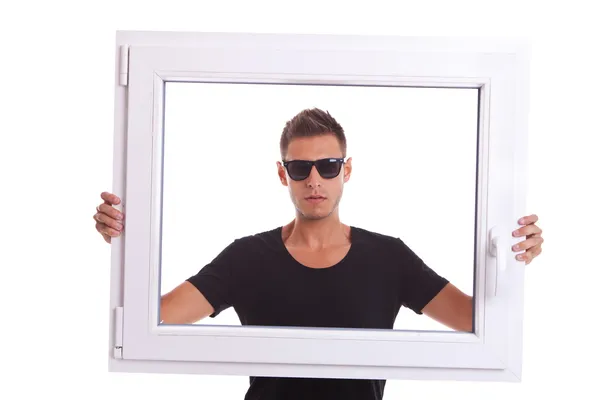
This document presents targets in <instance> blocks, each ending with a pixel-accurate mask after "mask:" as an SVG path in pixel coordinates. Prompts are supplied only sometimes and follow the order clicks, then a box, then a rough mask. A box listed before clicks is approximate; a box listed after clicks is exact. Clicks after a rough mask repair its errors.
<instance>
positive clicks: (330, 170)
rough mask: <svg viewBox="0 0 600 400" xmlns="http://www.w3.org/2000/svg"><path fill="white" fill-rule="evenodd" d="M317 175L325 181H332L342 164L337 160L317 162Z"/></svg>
mask: <svg viewBox="0 0 600 400" xmlns="http://www.w3.org/2000/svg"><path fill="white" fill-rule="evenodd" d="M316 166H317V170H318V171H319V174H320V175H321V176H322V177H323V178H325V179H332V178H335V177H336V176H338V175H339V173H340V170H341V169H342V162H341V161H339V160H329V159H327V160H319V161H317V163H316Z"/></svg>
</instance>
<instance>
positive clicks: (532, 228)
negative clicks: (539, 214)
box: [513, 225, 542, 237]
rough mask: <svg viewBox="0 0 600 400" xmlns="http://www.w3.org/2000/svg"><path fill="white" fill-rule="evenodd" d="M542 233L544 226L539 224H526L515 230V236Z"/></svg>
mask: <svg viewBox="0 0 600 400" xmlns="http://www.w3.org/2000/svg"><path fill="white" fill-rule="evenodd" d="M534 234H538V235H541V234H542V228H540V227H539V226H537V225H526V226H523V227H521V228H519V229H516V230H514V231H513V236H514V237H519V236H527V235H534Z"/></svg>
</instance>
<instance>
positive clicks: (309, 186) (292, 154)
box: [94, 109, 543, 400]
mask: <svg viewBox="0 0 600 400" xmlns="http://www.w3.org/2000/svg"><path fill="white" fill-rule="evenodd" d="M280 150H281V157H282V158H281V159H282V160H284V161H283V162H277V171H278V175H279V180H280V181H281V184H282V185H284V186H287V187H288V189H289V194H290V197H291V199H292V202H293V203H294V206H295V208H296V217H295V218H294V220H293V221H291V222H290V223H288V224H287V225H285V226H281V227H277V228H275V229H272V230H269V231H266V232H261V233H258V234H255V235H250V236H246V237H242V238H239V239H236V240H235V241H233V242H232V243H231V244H230V245H229V246H227V247H226V248H225V249H224V250H223V251H222V252H221V253H220V254H218V255H217V256H216V257H215V258H214V259H213V260H212V261H211V262H210V263H209V264H207V265H205V266H204V267H203V268H202V269H200V271H199V272H198V273H197V274H196V275H194V276H191V277H189V278H188V279H187V280H186V281H185V282H183V283H181V284H180V285H179V286H177V287H176V288H175V289H173V290H172V291H171V292H169V293H167V294H165V295H164V296H163V297H162V299H161V306H160V316H161V320H162V321H163V322H164V323H177V324H188V323H193V322H196V321H198V320H200V319H203V318H206V317H207V316H210V317H216V316H217V315H218V314H219V313H220V312H222V311H223V310H225V309H227V308H228V307H234V309H235V311H236V313H237V314H238V316H239V318H240V321H241V323H242V324H243V325H263V326H264V325H270V326H297V327H301V326H304V327H341V328H373V329H393V325H394V321H395V318H396V316H397V314H398V311H399V309H400V308H401V307H402V306H404V307H406V308H409V309H411V310H413V311H414V312H416V313H417V314H425V315H427V316H429V317H431V318H433V319H435V320H436V321H438V322H440V323H442V324H444V325H446V326H448V327H450V328H452V329H455V330H461V331H472V310H473V305H472V298H471V296H468V295H466V294H464V293H463V292H461V291H460V290H459V289H457V288H456V287H455V286H454V285H453V284H451V283H450V282H448V281H447V280H446V279H445V278H443V277H442V276H440V275H438V274H437V273H435V272H434V271H433V270H432V269H431V268H429V267H428V266H427V265H425V263H424V262H423V261H422V260H421V258H419V257H418V256H417V255H416V254H415V253H414V252H412V251H411V249H410V248H409V247H408V246H407V245H406V244H405V243H404V242H403V241H402V240H401V239H400V238H395V237H390V236H386V235H382V234H378V233H375V232H370V231H368V230H365V229H361V228H358V227H354V226H348V225H346V224H344V223H342V222H341V221H340V218H339V212H338V205H339V203H340V200H341V198H342V192H343V188H344V184H345V183H346V182H347V181H348V180H349V179H350V176H351V173H352V159H351V158H348V160H345V159H346V137H345V134H344V130H343V129H342V127H341V126H340V124H338V122H337V121H336V120H335V119H334V118H333V117H332V116H331V115H330V114H329V113H328V112H325V111H322V110H320V109H308V110H304V111H302V112H300V113H299V114H298V115H296V116H295V117H294V118H292V119H291V120H290V121H288V122H287V123H286V125H285V128H284V130H283V133H282V135H281V140H280ZM101 197H102V199H103V200H104V203H103V204H101V205H99V206H98V207H97V209H96V210H97V213H96V214H95V215H94V219H95V220H96V229H97V230H98V232H100V233H101V234H102V236H103V237H104V239H105V240H106V242H108V243H110V242H111V238H112V237H116V236H119V235H120V234H121V232H122V230H123V226H124V225H123V224H124V220H123V215H122V213H120V212H119V211H118V210H116V209H115V208H113V207H112V206H113V205H115V204H119V203H120V199H119V198H118V197H117V196H115V195H113V194H110V193H106V192H104V193H102V194H101ZM537 220H538V218H537V216H535V215H531V216H528V217H523V218H522V219H520V220H519V221H518V223H520V224H521V225H523V226H522V227H521V228H520V229H518V230H516V231H515V232H514V233H513V235H514V236H523V237H525V238H526V239H525V240H523V241H522V242H521V243H520V244H519V245H518V246H517V247H515V248H513V250H514V251H522V250H525V252H524V253H522V254H520V256H521V258H518V259H520V260H522V261H523V262H525V264H529V263H530V262H531V261H532V260H533V258H535V257H537V256H538V255H539V254H540V253H541V251H542V248H541V245H542V243H543V238H542V237H541V233H542V231H541V229H540V228H539V227H538V226H536V225H535V223H536V222H537ZM517 257H519V256H517ZM384 387H385V381H384V380H356V379H303V378H271V377H250V388H249V390H248V392H247V394H246V397H245V399H246V400H251V399H261V400H263V399H264V400H266V399H269V400H270V399H284V400H290V399H311V400H312V399H314V400H316V399H360V400H376V399H377V400H380V399H382V398H383V392H384Z"/></svg>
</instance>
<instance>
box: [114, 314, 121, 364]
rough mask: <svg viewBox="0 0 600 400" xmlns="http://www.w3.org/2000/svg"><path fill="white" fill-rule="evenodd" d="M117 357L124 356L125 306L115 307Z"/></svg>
mask: <svg viewBox="0 0 600 400" xmlns="http://www.w3.org/2000/svg"><path fill="white" fill-rule="evenodd" d="M113 354H114V357H115V358H119V359H122V358H123V307H117V308H115V347H114V349H113Z"/></svg>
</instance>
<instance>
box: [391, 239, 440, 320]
mask: <svg viewBox="0 0 600 400" xmlns="http://www.w3.org/2000/svg"><path fill="white" fill-rule="evenodd" d="M398 240H399V246H398V251H399V253H400V263H401V264H400V286H401V303H402V305H403V306H404V307H407V308H410V309H411V310H413V311H414V312H415V313H417V314H423V308H424V307H425V306H426V305H427V303H429V302H430V301H431V300H433V298H434V297H435V296H436V295H437V294H438V293H439V292H440V291H441V290H442V289H443V288H444V287H445V286H446V285H447V284H448V280H447V279H446V278H444V277H443V276H440V275H439V274H437V273H436V272H435V271H434V270H433V269H431V268H430V267H429V266H428V265H427V264H425V262H424V261H423V260H422V259H421V258H420V257H419V256H418V255H417V254H415V252H414V251H413V250H412V249H411V248H410V247H408V245H406V243H404V242H403V241H402V240H401V239H399V238H398Z"/></svg>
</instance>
